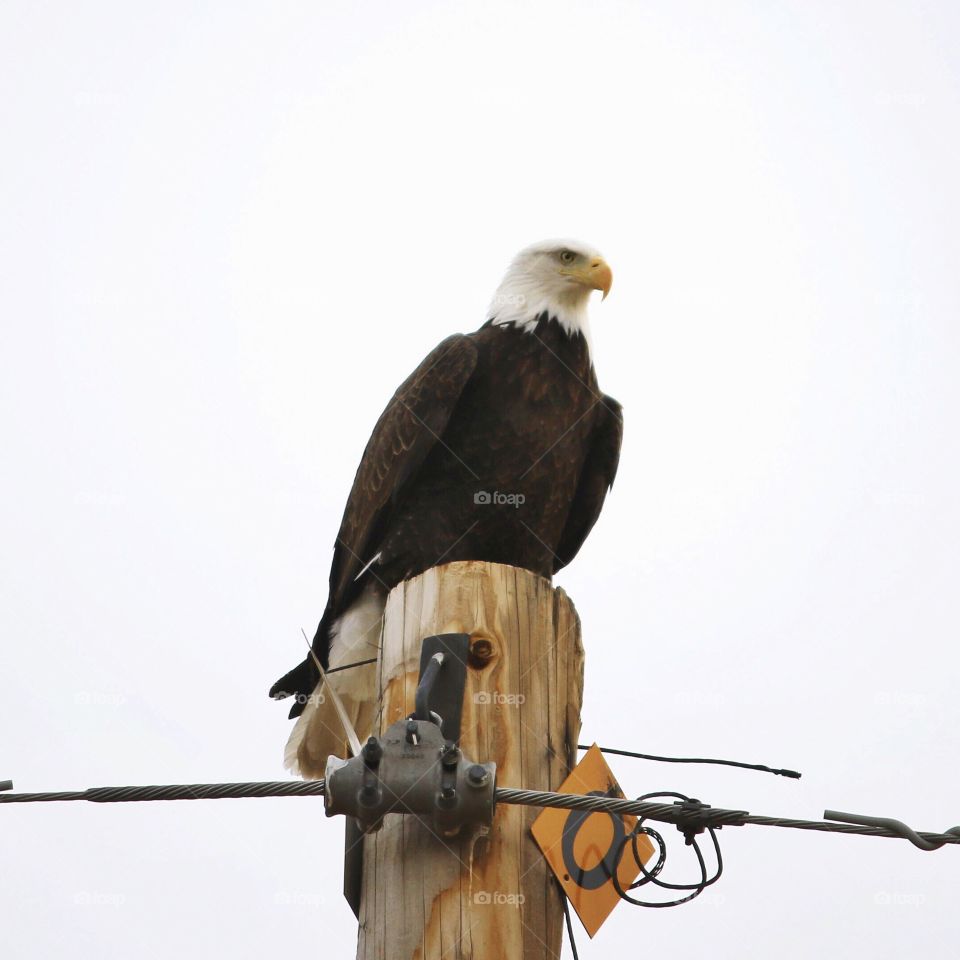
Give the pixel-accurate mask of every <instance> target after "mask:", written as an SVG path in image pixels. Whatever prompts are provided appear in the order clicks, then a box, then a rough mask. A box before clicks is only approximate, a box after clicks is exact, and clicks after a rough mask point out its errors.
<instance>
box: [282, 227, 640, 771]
mask: <svg viewBox="0 0 960 960" xmlns="http://www.w3.org/2000/svg"><path fill="white" fill-rule="evenodd" d="M611 282H612V273H611V271H610V267H609V266H608V265H607V263H606V261H605V260H604V259H603V258H602V257H601V256H600V255H599V254H598V253H597V251H596V250H594V249H592V248H591V247H588V246H586V245H584V244H582V243H577V242H574V241H568V240H551V241H545V242H542V243H537V244H534V245H533V246H530V247H527V248H526V249H525V250H523V251H521V252H520V253H519V254H518V255H517V256H516V257H515V258H514V260H513V261H512V263H511V264H510V267H509V268H508V270H507V272H506V275H505V276H504V278H503V281H502V282H501V283H500V286H499V287H498V288H497V291H496V293H495V294H494V296H493V300H492V301H491V304H490V308H489V310H488V313H487V320H486V323H484V324H483V326H482V327H480V329H479V330H477V331H475V332H474V333H469V334H454V335H453V336H451V337H448V338H447V339H446V340H444V341H443V342H442V343H441V344H440V345H439V346H437V347H436V349H434V350H433V351H432V352H431V353H430V354H428V355H427V357H426V359H424V361H423V362H422V363H421V364H420V366H418V367H417V369H416V370H414V371H413V373H412V374H410V376H409V377H408V378H407V379H406V380H405V381H404V382H403V383H402V384H401V385H400V387H399V388H398V389H397V391H396V393H395V394H394V395H393V398H392V399H391V400H390V402H389V403H388V404H387V407H386V409H385V410H384V411H383V413H382V414H381V416H380V419H379V420H378V421H377V423H376V426H375V427H374V428H373V433H372V435H371V437H370V440H369V442H368V443H367V446H366V449H365V450H364V453H363V458H362V459H361V461H360V466H359V468H358V470H357V474H356V477H355V478H354V481H353V489H352V490H351V491H350V496H349V498H348V499H347V506H346V509H345V510H344V513H343V520H342V522H341V524H340V532H339V533H338V534H337V540H336V544H335V546H334V550H333V563H332V566H331V568H330V592H329V595H328V599H327V605H326V608H325V609H324V611H323V617H322V618H321V620H320V624H319V626H318V627H317V632H316V635H315V636H314V638H313V643H312V649H313V652H314V653H315V654H316V656H317V658H318V659H319V660H320V662H321V663H322V664H323V666H324V669H327V668H328V667H330V668H334V667H337V666H342V665H344V664H348V663H353V662H356V661H359V660H367V659H370V658H371V657H375V656H376V653H377V649H378V645H379V640H380V629H381V624H382V618H383V609H384V603H385V600H386V595H387V592H388V591H389V590H390V589H391V588H392V587H394V586H395V585H396V584H398V583H400V582H401V581H403V580H406V579H409V578H410V577H414V576H416V575H417V574H419V573H422V572H423V571H424V570H427V569H429V568H430V567H433V566H436V565H437V564H440V563H449V562H451V561H454V560H482V561H487V562H492V563H504V564H510V565H512V566H515V567H522V568H524V569H527V570H531V571H533V572H534V573H537V574H540V575H541V576H544V577H548V578H549V577H551V576H552V575H553V574H554V573H556V571H558V570H560V569H561V568H562V567H564V566H566V565H567V564H568V563H569V562H570V561H571V560H572V559H573V558H574V557H575V556H576V554H577V551H578V550H579V549H580V547H581V546H582V544H583V542H584V540H585V539H586V537H587V534H588V533H589V532H590V530H591V528H592V527H593V525H594V523H596V521H597V517H598V516H599V515H600V510H601V508H602V506H603V502H604V498H605V497H606V493H607V490H608V489H609V488H610V487H611V486H612V485H613V480H614V477H615V475H616V472H617V462H618V460H619V456H620V440H621V436H622V419H621V408H620V404H618V403H617V402H616V401H615V400H613V399H612V398H610V397H608V396H606V395H604V394H603V393H601V392H600V390H599V388H598V386H597V377H596V373H595V372H594V367H593V360H592V357H591V344H590V331H589V324H588V318H587V304H588V301H589V299H590V294H591V293H592V292H593V291H594V290H600V291H602V293H603V297H604V298H606V296H607V294H608V293H609V292H610V285H611ZM374 669H375V668H374V666H373V665H367V666H361V667H353V668H351V669H349V670H345V671H343V672H340V673H335V674H332V675H330V676H329V677H328V680H327V682H329V683H334V684H335V685H336V689H337V691H338V693H339V695H340V698H341V700H342V702H343V703H344V706H345V707H346V709H347V712H348V714H349V715H350V718H351V720H352V722H353V724H354V727H355V728H356V729H357V731H358V732H359V733H360V735H361V737H363V736H364V735H365V733H366V732H367V731H368V730H369V729H370V727H371V725H372V722H373V711H374V707H375V699H376V679H375V674H374ZM270 696H271V697H275V698H278V699H281V698H284V697H289V696H293V697H295V700H294V704H293V707H292V708H291V710H290V716H291V718H293V717H298V718H299V719H298V720H297V723H296V725H295V726H294V729H293V732H292V733H291V735H290V739H289V741H288V743H287V750H286V754H285V762H286V765H287V766H288V767H289V768H290V769H292V770H293V771H295V772H297V773H301V774H302V775H304V776H308V777H311V776H322V775H323V770H324V766H325V763H326V758H327V756H328V755H329V754H335V755H338V756H344V755H345V750H346V742H345V735H344V731H343V729H342V725H341V724H340V722H339V720H338V719H337V716H336V713H335V712H334V709H333V704H332V703H331V698H330V697H326V696H324V695H323V690H322V684H321V681H320V676H319V671H318V670H317V667H316V664H315V662H314V660H313V657H312V656H308V657H307V658H306V659H305V660H304V661H303V662H302V663H301V664H299V666H297V667H295V668H294V669H293V670H291V671H290V672H289V673H287V674H286V675H285V676H283V677H282V678H281V679H280V680H278V681H277V682H276V683H275V684H274V685H273V687H272V688H271V690H270Z"/></svg>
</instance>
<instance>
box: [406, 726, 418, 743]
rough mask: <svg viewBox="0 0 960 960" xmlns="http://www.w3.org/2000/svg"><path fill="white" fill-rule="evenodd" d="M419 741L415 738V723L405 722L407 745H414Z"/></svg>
mask: <svg viewBox="0 0 960 960" xmlns="http://www.w3.org/2000/svg"><path fill="white" fill-rule="evenodd" d="M418 741H419V737H418V736H417V721H416V720H408V721H407V743H412V744H416V743H417V742H418Z"/></svg>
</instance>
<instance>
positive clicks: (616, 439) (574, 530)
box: [553, 395, 623, 573]
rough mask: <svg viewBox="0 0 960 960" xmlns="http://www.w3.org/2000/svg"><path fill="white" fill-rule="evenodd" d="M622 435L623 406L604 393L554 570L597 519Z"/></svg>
mask: <svg viewBox="0 0 960 960" xmlns="http://www.w3.org/2000/svg"><path fill="white" fill-rule="evenodd" d="M622 439H623V408H622V407H621V406H620V404H619V403H617V401H616V400H614V399H613V397H608V396H606V395H604V396H603V397H602V398H601V400H600V402H599V404H598V408H597V418H596V420H595V422H594V427H593V433H592V435H591V438H590V448H589V450H588V451H587V457H586V460H585V461H584V464H583V469H582V470H581V471H580V480H579V482H578V483H577V492H576V494H575V495H574V497H573V500H572V502H571V504H570V512H569V513H568V514H567V522H566V525H565V526H564V528H563V533H562V534H561V536H560V543H559V545H558V546H557V550H556V554H555V560H554V563H553V572H554V573H556V572H557V571H558V570H560V569H562V568H563V567H565V566H566V565H567V564H568V563H569V562H570V561H571V560H572V559H573V558H574V557H575V556H576V555H577V553H578V552H579V550H580V548H581V547H582V546H583V541H584V540H586V539H587V534H588V533H590V531H591V530H592V529H593V525H594V524H595V523H596V522H597V518H598V517H599V516H600V511H601V510H602V509H603V501H604V500H605V499H606V496H607V491H608V490H609V489H610V488H611V487H612V486H613V481H614V478H615V477H616V475H617V464H618V463H619V462H620V442H621V440H622Z"/></svg>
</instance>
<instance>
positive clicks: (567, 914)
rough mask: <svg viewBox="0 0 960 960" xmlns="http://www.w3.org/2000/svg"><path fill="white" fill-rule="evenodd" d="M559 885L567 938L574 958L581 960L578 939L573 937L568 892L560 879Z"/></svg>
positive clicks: (574, 959)
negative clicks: (578, 951) (561, 884)
mask: <svg viewBox="0 0 960 960" xmlns="http://www.w3.org/2000/svg"><path fill="white" fill-rule="evenodd" d="M557 886H558V887H560V899H561V901H562V902H563V919H564V920H566V921H567V939H568V940H569V941H570V950H571V951H572V953H573V960H580V954H579V953H577V941H576V940H574V938H573V922H572V921H571V920H570V903H569V901H568V899H567V892H566V890H564V889H563V887H562V886H560V881H559V880H558V881H557Z"/></svg>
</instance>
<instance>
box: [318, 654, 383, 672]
mask: <svg viewBox="0 0 960 960" xmlns="http://www.w3.org/2000/svg"><path fill="white" fill-rule="evenodd" d="M379 659H380V658H379V657H370V659H369V660H355V661H354V662H353V663H345V664H344V665H343V666H342V667H331V668H330V669H329V670H327V673H339V672H340V671H341V670H349V669H350V668H351V667H362V666H365V665H366V664H368V663H376V662H377V660H379Z"/></svg>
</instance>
